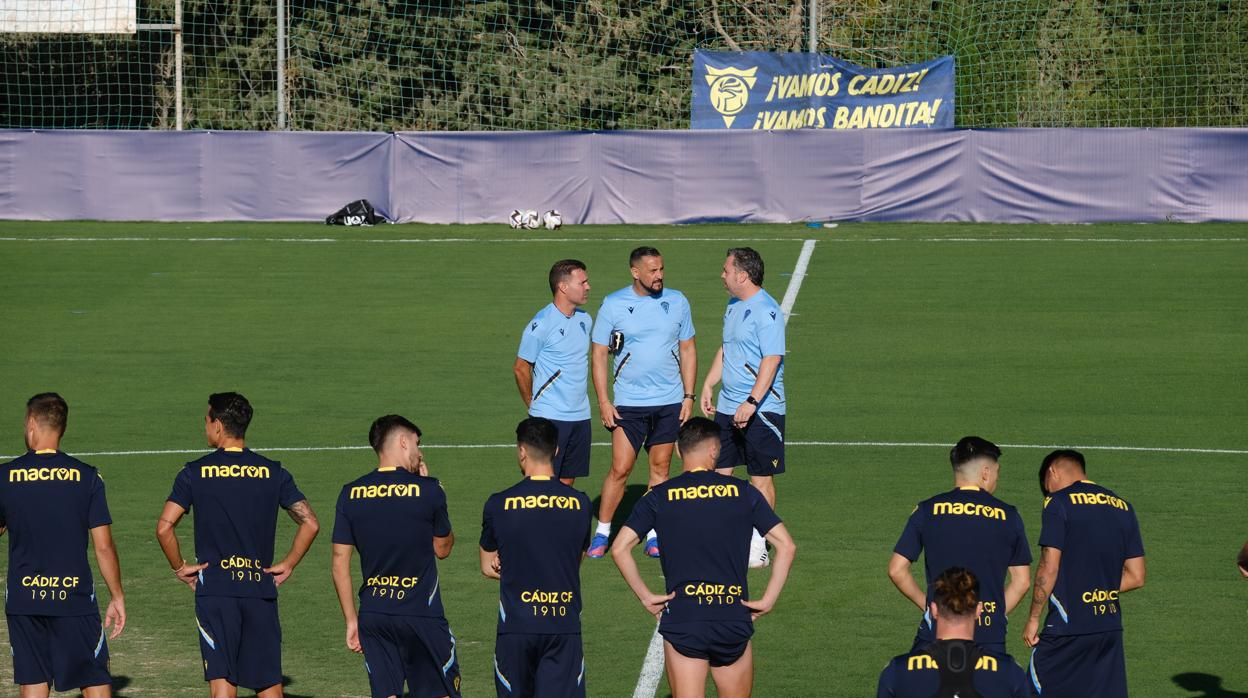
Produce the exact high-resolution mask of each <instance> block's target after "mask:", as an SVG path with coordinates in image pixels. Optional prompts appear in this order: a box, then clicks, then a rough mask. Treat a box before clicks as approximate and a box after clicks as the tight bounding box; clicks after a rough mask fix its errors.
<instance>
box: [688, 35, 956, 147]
mask: <svg viewBox="0 0 1248 698" xmlns="http://www.w3.org/2000/svg"><path fill="white" fill-rule="evenodd" d="M953 89H954V83H953V56H942V57H941V58H937V59H936V60H933V61H928V62H926V63H916V64H914V65H907V66H901V67H898V68H881V69H874V68H864V67H862V66H860V65H854V64H853V63H849V62H846V61H843V60H840V59H838V58H834V57H832V56H829V55H827V54H822V53H770V52H765V51H744V52H727V51H722V52H721V51H700V50H699V51H694V52H693V118H692V124H691V126H692V128H715V129H725V128H732V129H762V130H767V131H772V130H782V129H795V128H834V129H856V128H953Z"/></svg>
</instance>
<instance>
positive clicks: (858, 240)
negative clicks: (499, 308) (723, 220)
mask: <svg viewBox="0 0 1248 698" xmlns="http://www.w3.org/2000/svg"><path fill="white" fill-rule="evenodd" d="M643 239H645V238H642V237H631V238H619V237H593V236H589V237H583V238H551V237H542V238H534V237H509V238H393V239H377V238H274V237H185V238H184V237H72V236H64V237H59V236H58V237H47V236H41V237H18V236H7V237H0V242H196V243H206V242H278V243H295V244H320V245H323V244H332V243H339V242H342V243H366V244H408V245H421V244H437V243H491V244H492V243H507V242H580V243H584V242H636V241H638V240H643ZM654 239H657V240H662V241H664V242H797V241H798V238H777V237H769V238H760V237H754V238H747V237H662V236H654ZM824 241H825V242H838V243H845V244H852V243H886V242H902V243H906V242H910V243H951V242H952V243H959V242H961V243H968V242H969V243H976V242H989V243H991V242H1058V243H1062V242H1080V243H1084V242H1086V243H1103V244H1124V243H1125V244H1135V243H1139V244H1150V243H1183V242H1248V238H1242V237H1227V238H1096V237H1082V238H1073V237H1067V238H1041V237H1008V238H1002V237H956V238H933V237H925V238H907V237H872V238H837V237H827V238H824Z"/></svg>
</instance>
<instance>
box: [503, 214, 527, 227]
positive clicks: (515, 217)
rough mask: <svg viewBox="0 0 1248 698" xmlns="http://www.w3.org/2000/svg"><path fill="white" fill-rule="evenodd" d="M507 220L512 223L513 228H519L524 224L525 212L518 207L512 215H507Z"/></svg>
mask: <svg viewBox="0 0 1248 698" xmlns="http://www.w3.org/2000/svg"><path fill="white" fill-rule="evenodd" d="M507 222H508V223H510V224H511V227H512V228H519V227H521V226H523V225H524V214H523V213H521V212H520V210H519V209H516V210H514V211H512V212H511V215H509V216H507Z"/></svg>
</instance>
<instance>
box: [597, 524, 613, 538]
mask: <svg viewBox="0 0 1248 698" xmlns="http://www.w3.org/2000/svg"><path fill="white" fill-rule="evenodd" d="M596 533H598V534H600V535H604V536H609V535H611V522H610V521H599V522H598V530H597V531H596Z"/></svg>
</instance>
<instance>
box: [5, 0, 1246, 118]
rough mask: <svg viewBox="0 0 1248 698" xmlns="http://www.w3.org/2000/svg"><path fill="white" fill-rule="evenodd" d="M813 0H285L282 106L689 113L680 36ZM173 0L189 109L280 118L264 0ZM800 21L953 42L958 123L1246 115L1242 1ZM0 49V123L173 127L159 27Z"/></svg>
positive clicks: (761, 33) (881, 38)
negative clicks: (179, 18)
mask: <svg viewBox="0 0 1248 698" xmlns="http://www.w3.org/2000/svg"><path fill="white" fill-rule="evenodd" d="M10 1H12V0H10ZM808 2H809V0H799V1H796V2H795V1H793V0H575V1H566V2H563V1H558V0H547V1H541V0H479V1H476V2H462V1H459V2H451V1H449V0H351V1H350V2H344V1H341V0H288V5H287V21H286V25H287V27H286V30H287V63H286V70H285V74H284V78H283V79H284V85H285V87H286V100H285V102H286V104H285V110H286V112H287V115H288V116H287V118H288V124H289V127H290V128H294V129H316V130H426V129H428V130H478V129H479V130H500V129H625V128H630V129H632V128H636V129H651V128H685V127H687V126H688V123H689V102H690V96H689V93H690V83H689V81H690V77H691V52H692V51H693V49H694V48H696V47H702V48H709V49H720V50H738V49H739V50H768V51H800V50H804V49H805V48H806V45H807V34H808V31H809V24H808V22H809V19H808V4H807V3H808ZM183 13H184V19H183V37H184V42H185V48H184V87H183V94H184V99H185V106H184V111H183V115H184V117H185V122H186V127H187V128H202V129H273V128H276V127H277V124H278V106H277V79H278V75H277V62H276V61H277V51H276V46H277V34H278V32H277V23H276V11H275V5H274V4H273V0H241V1H235V2H224V1H221V0H183ZM173 16H174V11H173V0H140V4H139V9H138V21H139V23H140V24H160V23H171V22H172V21H173ZM817 30H818V36H819V46H820V49H821V50H822V51H825V52H828V53H833V54H835V55H838V56H840V57H843V58H845V59H848V60H851V61H854V62H857V63H862V64H864V65H868V66H875V67H883V66H891V65H899V64H904V63H911V62H917V61H922V60H927V59H930V58H933V57H935V56H939V55H943V54H948V53H952V54H954V55H955V56H956V57H957V75H958V77H957V85H958V91H957V117H956V119H957V123H958V125H960V126H968V127H1002V126H1243V125H1246V124H1248V116H1246V114H1245V111H1246V109H1248V3H1246V2H1242V1H1239V0H1226V1H1224V2H1207V1H1198V0H1134V1H1132V0H999V1H996V2H986V1H983V0H956V1H954V0H922V1H919V0H849V1H841V2H833V1H831V0H820V1H819V2H818V24H817ZM0 62H2V66H3V73H2V75H0V84H2V85H3V96H0V127H17V128H172V127H173V124H174V121H175V119H174V94H175V84H174V79H173V75H174V70H173V67H174V41H173V34H172V32H170V31H167V30H150V29H140V30H139V31H138V32H137V33H136V34H133V35H108V36H105V35H76V34H58V35H47V34H42V35H34V34H0Z"/></svg>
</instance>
